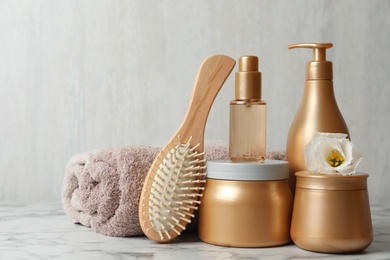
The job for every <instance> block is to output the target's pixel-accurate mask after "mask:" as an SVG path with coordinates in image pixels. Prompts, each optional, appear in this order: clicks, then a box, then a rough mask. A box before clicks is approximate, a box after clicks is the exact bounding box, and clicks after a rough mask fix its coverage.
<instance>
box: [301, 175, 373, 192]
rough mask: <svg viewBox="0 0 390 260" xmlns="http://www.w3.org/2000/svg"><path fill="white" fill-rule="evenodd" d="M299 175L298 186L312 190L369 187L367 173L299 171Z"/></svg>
mask: <svg viewBox="0 0 390 260" xmlns="http://www.w3.org/2000/svg"><path fill="white" fill-rule="evenodd" d="M295 176H297V188H303V189H311V190H365V189H367V177H368V174H367V173H360V172H359V173H356V174H353V175H329V174H320V173H313V172H309V171H299V172H296V173H295Z"/></svg>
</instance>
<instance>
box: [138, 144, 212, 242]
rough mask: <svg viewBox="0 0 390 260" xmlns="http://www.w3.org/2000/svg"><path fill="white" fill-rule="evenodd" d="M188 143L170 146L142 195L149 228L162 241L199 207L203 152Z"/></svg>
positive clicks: (187, 219) (186, 221)
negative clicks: (145, 192) (148, 190)
mask: <svg viewBox="0 0 390 260" xmlns="http://www.w3.org/2000/svg"><path fill="white" fill-rule="evenodd" d="M190 141H191V138H190V140H188V142H187V143H184V144H179V145H176V146H173V145H172V146H173V148H172V149H171V150H170V151H169V152H168V153H167V154H166V155H165V157H164V158H163V159H162V161H161V163H160V165H159V167H157V170H156V172H155V175H154V179H153V181H152V182H151V187H150V193H149V194H145V196H146V197H147V196H148V198H145V199H146V200H147V201H148V202H147V203H146V204H145V205H143V207H144V208H145V207H147V208H148V213H147V212H146V211H144V212H143V214H144V215H145V214H148V216H145V217H146V219H147V220H145V222H149V224H150V225H149V229H148V231H150V230H154V231H155V232H157V233H158V235H159V237H160V239H161V240H170V239H173V238H174V237H176V236H177V235H180V233H181V231H182V230H184V229H185V226H186V225H187V224H188V223H190V222H191V220H190V219H191V218H192V217H194V214H193V211H194V210H197V209H198V204H199V203H200V197H201V196H202V194H201V191H202V190H203V189H204V188H203V184H204V183H205V182H206V181H205V180H204V175H205V174H204V168H205V167H204V162H205V160H203V159H201V158H202V157H203V153H198V152H197V151H196V150H195V149H196V148H197V147H198V145H196V146H194V147H190Z"/></svg>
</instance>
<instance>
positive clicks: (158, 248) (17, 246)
mask: <svg viewBox="0 0 390 260" xmlns="http://www.w3.org/2000/svg"><path fill="white" fill-rule="evenodd" d="M371 211H372V222H373V227H374V241H373V243H372V244H371V246H370V247H369V248H367V249H366V250H364V251H363V252H361V253H359V254H347V255H337V254H336V255H332V254H320V253H314V252H309V251H305V250H302V249H300V248H299V247H297V246H295V245H294V244H289V245H286V246H281V247H273V248H250V249H245V248H231V247H221V246H214V245H209V244H206V243H203V242H202V241H200V240H199V239H198V238H197V235H196V234H183V235H181V236H179V237H178V238H177V239H176V240H174V242H172V243H169V244H158V243H155V242H153V241H151V240H149V239H147V238H146V237H129V238H118V237H107V236H103V235H100V234H97V233H95V232H94V231H93V230H92V229H90V228H87V227H84V226H81V225H75V224H72V223H71V222H70V221H69V219H68V218H67V216H66V215H65V214H64V213H63V211H62V207H61V205H59V204H33V205H7V204H2V205H1V204H0V259H2V260H14V259H29V260H30V259H72V260H76V259H104V260H110V259H186V260H190V259H340V258H341V259H390V221H389V219H390V208H387V207H383V206H372V207H371Z"/></svg>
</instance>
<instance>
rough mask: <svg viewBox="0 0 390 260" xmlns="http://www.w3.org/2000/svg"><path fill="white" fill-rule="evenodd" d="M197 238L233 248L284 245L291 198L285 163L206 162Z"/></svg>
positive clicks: (289, 220)
mask: <svg viewBox="0 0 390 260" xmlns="http://www.w3.org/2000/svg"><path fill="white" fill-rule="evenodd" d="M206 166H207V182H206V185H205V190H204V192H203V197H202V199H201V204H200V210H199V238H200V239H201V240H202V241H204V242H207V243H210V244H214V245H221V246H233V247H270V246H278V245H283V244H287V243H289V242H290V241H291V239H290V223H291V213H292V204H293V198H292V194H291V191H290V189H289V186H288V182H287V178H288V174H289V171H288V163H287V162H285V161H277V160H265V161H264V163H256V162H242V163H241V162H231V161H208V162H207V165H206Z"/></svg>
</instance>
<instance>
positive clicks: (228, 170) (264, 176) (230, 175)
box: [206, 160, 289, 181]
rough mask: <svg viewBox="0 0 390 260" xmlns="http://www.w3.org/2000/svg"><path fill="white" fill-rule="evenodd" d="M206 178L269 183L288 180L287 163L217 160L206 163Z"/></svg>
mask: <svg viewBox="0 0 390 260" xmlns="http://www.w3.org/2000/svg"><path fill="white" fill-rule="evenodd" d="M206 173H207V175H206V177H207V178H211V179H220V180H238V181H269V180H284V179H287V178H288V175H289V170H288V162H286V161H280V160H265V161H264V162H262V163H258V162H232V161H229V160H217V161H207V162H206Z"/></svg>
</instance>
